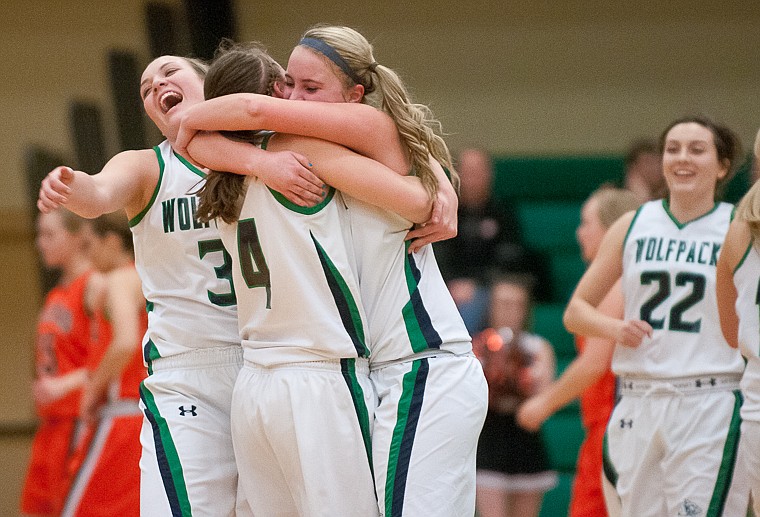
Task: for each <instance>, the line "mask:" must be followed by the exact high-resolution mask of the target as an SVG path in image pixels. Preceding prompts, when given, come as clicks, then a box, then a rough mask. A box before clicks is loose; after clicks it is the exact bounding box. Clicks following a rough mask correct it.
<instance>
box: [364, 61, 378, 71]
mask: <svg viewBox="0 0 760 517" xmlns="http://www.w3.org/2000/svg"><path fill="white" fill-rule="evenodd" d="M379 64H380V63H378V62H377V61H373V62H372V63H370V64H369V66H368V67H367V68H369V70H370V72H374V71H375V70H376V69H377V65H379Z"/></svg>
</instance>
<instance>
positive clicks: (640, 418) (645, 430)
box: [606, 396, 668, 517]
mask: <svg viewBox="0 0 760 517" xmlns="http://www.w3.org/2000/svg"><path fill="white" fill-rule="evenodd" d="M666 403H667V399H666V398H664V397H662V398H660V399H658V400H652V399H649V398H646V397H634V396H624V397H623V398H622V399H621V400H620V402H618V404H617V405H616V406H615V409H614V410H613V412H612V415H611V416H610V421H609V423H608V424H607V435H606V439H607V465H606V470H607V475H608V477H610V478H612V479H611V481H613V482H614V486H615V491H616V492H617V494H618V496H619V497H620V504H621V515H624V516H626V517H645V516H651V517H660V516H662V515H668V514H667V512H666V510H665V508H666V506H665V497H664V493H663V490H662V487H663V486H664V481H665V480H664V476H663V471H662V467H661V461H662V457H663V454H664V453H663V443H662V438H661V436H660V433H659V427H660V426H661V419H662V416H661V415H662V413H663V412H664V411H665V407H664V406H663V404H666ZM661 406H662V407H661Z"/></svg>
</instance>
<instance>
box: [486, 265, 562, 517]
mask: <svg viewBox="0 0 760 517" xmlns="http://www.w3.org/2000/svg"><path fill="white" fill-rule="evenodd" d="M530 286H531V279H530V277H528V276H525V275H519V276H516V275H509V276H504V277H499V278H497V279H496V280H495V281H494V282H493V283H492V287H491V296H490V305H489V308H488V316H489V317H488V325H489V327H488V328H486V329H485V330H483V331H482V332H480V333H479V334H477V335H476V336H475V338H474V339H473V350H474V352H475V354H476V355H477V356H478V358H479V359H480V361H481V363H482V365H483V372H484V373H485V376H486V380H487V381H488V388H489V407H488V414H487V416H486V421H485V424H484V425H483V430H482V432H481V434H480V441H479V443H478V457H477V509H478V514H479V515H480V516H481V517H511V516H514V517H535V516H537V515H538V513H539V510H540V508H541V501H542V499H543V495H544V493H545V492H546V491H547V490H550V489H551V488H553V487H554V486H555V485H556V483H557V474H556V472H553V471H551V470H549V460H548V456H547V452H546V448H545V446H544V443H543V440H542V438H541V434H540V433H539V432H530V431H526V430H525V429H523V428H521V427H519V426H518V425H517V421H516V415H515V413H516V410H517V408H518V406H519V405H520V404H521V403H522V401H524V400H525V399H526V398H528V397H530V396H532V395H535V394H536V393H540V392H541V391H543V390H544V389H545V387H546V386H548V385H549V384H550V383H551V381H552V379H553V378H554V370H555V358H554V351H553V348H552V346H551V344H549V342H548V341H546V340H545V339H544V338H542V337H540V336H537V335H535V334H530V333H528V332H526V330H525V329H526V326H527V322H528V317H529V315H530V312H531V294H530V289H531V287H530Z"/></svg>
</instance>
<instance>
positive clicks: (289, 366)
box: [244, 357, 369, 375]
mask: <svg viewBox="0 0 760 517" xmlns="http://www.w3.org/2000/svg"><path fill="white" fill-rule="evenodd" d="M344 361H347V362H353V363H354V370H355V371H356V373H359V374H362V375H369V361H368V360H367V359H364V358H361V357H360V358H350V359H349V358H346V359H325V360H324V361H299V362H296V363H279V364H274V365H266V366H265V365H263V364H259V363H254V362H252V361H249V360H247V359H246V360H245V361H244V366H245V367H246V368H249V369H252V370H257V371H261V372H272V371H275V370H322V371H328V372H342V371H343V363H344Z"/></svg>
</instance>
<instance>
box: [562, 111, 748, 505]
mask: <svg viewBox="0 0 760 517" xmlns="http://www.w3.org/2000/svg"><path fill="white" fill-rule="evenodd" d="M660 143H661V147H662V151H663V173H664V175H665V180H666V183H667V185H668V190H669V195H668V198H667V199H663V200H658V201H650V202H648V203H645V204H644V205H642V206H641V208H639V209H638V210H637V211H635V212H629V213H627V214H626V215H624V216H623V217H621V218H620V219H619V220H618V221H617V222H616V223H615V224H613V225H612V227H610V229H609V230H608V232H607V234H606V235H605V237H604V239H603V241H602V244H601V246H600V248H599V251H598V252H597V255H596V258H595V259H594V261H593V262H592V263H591V266H590V267H589V269H588V271H587V272H586V273H585V274H584V275H583V278H581V281H580V283H579V284H578V287H577V288H576V291H575V293H574V294H573V297H572V298H571V300H570V303H569V305H568V307H567V310H566V312H565V318H564V321H565V325H566V326H567V328H568V330H570V331H571V332H573V333H577V334H581V335H586V336H599V337H605V338H608V339H613V340H615V341H616V342H617V343H618V345H617V346H616V349H615V352H614V355H613V359H612V370H613V372H614V373H615V374H616V375H618V376H619V378H620V381H619V386H620V394H621V399H620V401H619V402H618V404H617V406H616V407H615V409H614V411H613V413H612V416H611V417H610V422H609V424H608V427H607V435H606V437H605V439H606V445H607V449H606V451H605V452H606V453H607V454H606V458H605V459H606V461H605V474H606V475H607V477H608V479H610V480H611V481H613V482H614V483H615V485H616V488H617V491H618V494H619V496H620V499H621V503H622V514H623V515H624V516H636V517H641V516H661V515H726V516H733V515H744V514H745V513H746V509H747V494H746V478H745V477H744V476H741V475H734V464H735V460H736V446H737V444H738V436H739V424H740V419H739V408H740V407H741V395H740V393H739V390H738V387H739V378H740V376H741V372H742V370H743V366H744V365H743V362H742V360H741V357H740V355H739V354H738V353H737V352H736V351H735V350H732V349H731V348H730V347H729V346H728V345H727V344H726V342H725V340H724V339H723V336H722V335H721V333H720V331H719V323H718V312H717V304H716V299H715V266H716V262H717V260H718V254H719V251H720V248H721V245H722V243H723V238H724V236H725V233H726V231H727V229H728V225H729V222H730V219H731V214H732V210H733V206H732V205H729V204H726V203H716V202H715V194H716V188H717V187H718V186H719V185H721V184H723V183H724V182H726V181H727V180H728V179H729V177H730V172H731V171H732V169H733V165H734V160H735V159H736V157H737V155H738V147H739V143H738V140H737V138H736V137H735V135H734V134H733V133H732V132H731V131H730V130H729V129H727V128H725V127H723V126H720V125H718V124H716V123H714V122H712V121H710V120H709V119H707V118H705V117H686V118H683V119H679V120H676V121H675V122H673V123H672V124H670V125H669V126H668V127H667V128H666V130H665V131H664V132H663V134H662V137H661V142H660ZM621 277H622V287H623V294H624V298H625V311H624V319H619V318H615V317H611V316H607V315H605V314H603V313H602V312H601V311H600V310H599V309H597V308H596V307H597V306H598V305H599V302H600V301H601V300H602V298H603V297H604V295H605V294H606V293H607V292H608V291H609V290H610V288H611V287H612V286H613V284H614V283H615V282H616V281H617V279H618V278H621Z"/></svg>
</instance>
